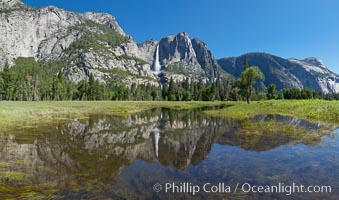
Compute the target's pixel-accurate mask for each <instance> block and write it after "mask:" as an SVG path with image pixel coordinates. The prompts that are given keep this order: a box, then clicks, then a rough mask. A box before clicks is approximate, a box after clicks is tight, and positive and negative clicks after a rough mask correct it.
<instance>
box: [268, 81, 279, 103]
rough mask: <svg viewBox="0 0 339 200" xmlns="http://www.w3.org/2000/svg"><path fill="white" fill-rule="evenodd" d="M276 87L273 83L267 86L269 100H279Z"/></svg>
mask: <svg viewBox="0 0 339 200" xmlns="http://www.w3.org/2000/svg"><path fill="white" fill-rule="evenodd" d="M276 87H277V86H276V85H275V84H273V83H271V84H269V85H268V86H267V99H275V98H277V94H276V93H277V92H276Z"/></svg>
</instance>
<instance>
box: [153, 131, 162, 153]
mask: <svg viewBox="0 0 339 200" xmlns="http://www.w3.org/2000/svg"><path fill="white" fill-rule="evenodd" d="M153 133H154V142H155V145H154V146H155V155H156V156H157V158H158V156H159V140H160V130H159V129H157V128H156V129H154V130H153Z"/></svg>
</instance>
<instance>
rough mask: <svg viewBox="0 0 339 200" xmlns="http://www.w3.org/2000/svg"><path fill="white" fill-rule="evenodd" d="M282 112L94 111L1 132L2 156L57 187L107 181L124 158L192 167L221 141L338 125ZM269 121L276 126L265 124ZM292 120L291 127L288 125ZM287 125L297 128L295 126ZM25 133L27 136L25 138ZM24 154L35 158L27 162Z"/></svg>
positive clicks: (275, 141)
mask: <svg viewBox="0 0 339 200" xmlns="http://www.w3.org/2000/svg"><path fill="white" fill-rule="evenodd" d="M280 118H281V117H279V116H268V117H263V116H261V117H257V118H254V119H253V122H255V123H253V122H251V121H245V122H244V121H243V122H238V121H236V120H233V119H222V118H209V117H206V116H204V115H203V113H202V112H201V110H183V111H175V110H170V109H154V110H149V111H146V112H142V113H138V114H135V115H130V116H102V115H93V116H90V117H89V118H88V119H79V120H78V119H76V120H73V121H71V122H67V123H64V124H60V125H58V126H52V127H50V126H42V127H39V128H35V129H32V130H30V131H32V132H34V138H32V140H31V141H30V140H26V139H25V140H21V138H22V137H24V136H25V133H26V131H27V130H23V131H22V132H20V131H17V132H15V133H14V135H15V137H14V136H13V137H14V138H13V137H12V138H11V139H10V137H7V136H3V139H2V140H0V146H1V155H0V160H1V161H6V162H7V163H12V164H10V165H8V170H10V169H16V170H18V171H21V172H24V173H27V174H31V176H29V177H28V178H27V182H26V184H33V185H34V184H42V183H52V182H53V184H51V185H54V186H51V187H57V188H58V189H59V190H63V189H68V188H80V187H86V188H88V187H89V188H106V187H108V186H109V185H110V184H111V183H112V181H114V179H115V177H116V176H118V175H119V174H120V173H121V172H122V170H123V169H124V168H125V167H126V166H129V165H131V164H132V163H133V162H134V161H135V160H138V159H142V160H145V161H147V162H156V161H158V162H159V163H160V164H161V165H163V166H168V167H172V168H176V169H180V170H186V169H187V168H188V167H189V165H191V164H193V165H197V164H198V163H200V162H201V161H202V160H204V159H205V158H206V156H207V155H208V154H209V152H210V150H211V148H212V146H213V144H215V143H219V144H227V145H235V146H240V147H242V148H244V149H248V150H255V151H266V150H269V149H272V148H275V147H277V146H281V145H283V144H288V143H300V142H305V141H306V140H305V137H304V135H303V134H304V133H305V132H307V133H312V131H313V132H314V131H315V132H317V133H319V134H318V135H316V134H315V136H317V137H315V138H316V140H315V141H316V142H315V143H319V141H320V138H321V136H322V135H323V134H322V135H321V134H320V132H318V130H324V132H325V131H327V130H328V129H331V128H332V127H324V126H319V125H317V126H312V125H307V126H304V127H303V128H302V129H301V132H300V133H303V134H297V131H299V129H298V127H297V125H300V124H305V123H304V122H302V123H301V122H298V120H296V119H294V118H293V119H289V120H286V119H285V122H284V123H285V124H284V123H283V122H281V121H279V119H280ZM276 121H278V122H276ZM258 123H259V124H260V126H258V125H257V124H258ZM268 125H269V126H271V127H272V126H273V128H271V129H269V128H267V127H266V126H268ZM286 125H289V127H290V128H291V129H286V130H284V129H282V128H283V127H286ZM293 127H294V128H293ZM157 128H158V129H159V131H157ZM308 128H309V129H308ZM253 129H256V130H255V131H254V130H253ZM155 130H156V131H155ZM267 130H270V131H267ZM288 130H294V131H292V133H293V134H292V135H291V134H290V133H288ZM305 130H306V131H305ZM286 131H287V132H286ZM19 141H23V142H21V143H19ZM25 141H29V142H26V143H27V144H22V143H25ZM305 143H306V142H305ZM315 143H309V144H315ZM15 152H20V154H21V156H19V154H18V153H17V155H14V156H13V154H16V153H15ZM28 155H34V156H28ZM23 160H25V162H26V163H29V164H30V166H23V165H21V164H22V163H24V162H22V161H23ZM18 163H21V164H20V165H19V164H18ZM41 169H44V170H41Z"/></svg>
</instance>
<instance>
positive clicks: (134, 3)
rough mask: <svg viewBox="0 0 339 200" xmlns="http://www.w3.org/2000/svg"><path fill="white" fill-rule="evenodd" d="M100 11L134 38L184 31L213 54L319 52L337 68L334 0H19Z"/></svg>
mask: <svg viewBox="0 0 339 200" xmlns="http://www.w3.org/2000/svg"><path fill="white" fill-rule="evenodd" d="M23 2H25V3H27V4H29V5H30V6H32V7H40V6H46V5H55V6H58V7H60V8H64V9H66V10H72V11H77V12H84V11H95V12H106V13H110V14H112V15H113V16H115V17H116V19H117V20H118V23H119V24H120V26H121V27H122V28H123V29H124V31H125V32H126V33H127V34H129V35H131V36H132V37H133V38H134V39H135V40H136V41H137V42H138V43H141V42H143V41H145V40H148V39H150V38H154V39H157V40H159V39H161V38H162V37H165V36H168V35H171V34H176V33H178V32H183V31H184V32H188V34H189V35H190V36H191V37H197V38H199V39H201V40H203V41H204V42H206V43H207V45H208V47H209V48H210V49H211V51H212V53H213V54H214V56H215V57H216V58H221V57H228V56H238V55H241V54H244V53H247V52H267V53H271V54H274V55H278V56H280V57H283V58H290V57H296V58H299V59H303V58H306V57H311V56H313V57H319V58H321V59H322V60H323V61H324V62H325V65H327V67H328V68H330V69H331V70H332V71H334V72H336V73H339V0H23Z"/></svg>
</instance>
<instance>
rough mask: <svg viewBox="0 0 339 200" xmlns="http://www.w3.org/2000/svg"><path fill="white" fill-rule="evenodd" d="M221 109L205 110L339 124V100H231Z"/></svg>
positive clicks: (239, 116)
mask: <svg viewBox="0 0 339 200" xmlns="http://www.w3.org/2000/svg"><path fill="white" fill-rule="evenodd" d="M229 105H231V106H229V107H227V108H224V109H221V110H209V111H205V113H207V114H208V115H210V116H220V117H231V118H235V119H249V118H252V117H254V116H255V115H260V114H280V115H286V116H292V117H297V118H300V119H305V120H308V121H311V122H324V123H329V124H334V125H338V124H339V102H338V101H324V100H270V101H258V102H252V103H251V104H247V103H245V102H230V103H229Z"/></svg>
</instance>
